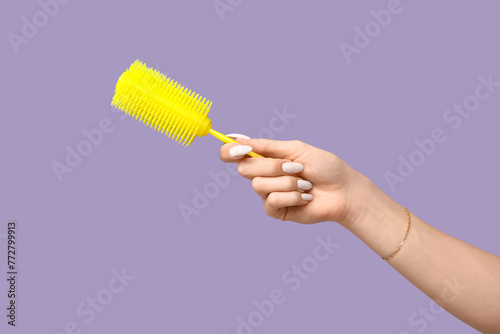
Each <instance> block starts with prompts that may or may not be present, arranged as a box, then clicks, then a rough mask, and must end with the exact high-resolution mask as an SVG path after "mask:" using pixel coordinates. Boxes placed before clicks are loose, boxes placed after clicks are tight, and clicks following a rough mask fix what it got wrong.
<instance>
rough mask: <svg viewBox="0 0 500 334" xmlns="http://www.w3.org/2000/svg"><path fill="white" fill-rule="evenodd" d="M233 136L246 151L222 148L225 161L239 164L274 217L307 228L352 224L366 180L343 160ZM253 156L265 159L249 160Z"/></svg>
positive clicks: (293, 144)
mask: <svg viewBox="0 0 500 334" xmlns="http://www.w3.org/2000/svg"><path fill="white" fill-rule="evenodd" d="M229 136H230V137H231V136H232V137H237V138H236V140H237V141H238V142H239V143H241V144H242V145H238V144H225V145H223V146H222V147H221V149H220V154H219V155H220V159H221V160H222V161H223V162H232V163H238V172H239V173H240V174H241V175H242V176H243V177H245V178H247V179H250V180H252V186H253V188H254V190H255V192H256V193H257V194H258V195H259V196H260V197H261V198H262V201H263V202H264V210H265V212H266V213H267V214H268V215H269V216H271V217H273V218H277V219H281V220H292V221H295V222H298V223H303V224H313V223H318V222H322V221H337V222H339V223H341V224H345V223H348V222H350V221H352V219H353V218H354V217H353V216H354V215H355V214H356V210H355V208H354V206H355V205H357V203H356V201H355V198H356V193H357V191H358V181H359V180H360V179H362V178H363V176H362V175H361V174H359V173H358V172H356V171H355V170H354V169H352V168H351V167H350V166H349V165H347V163H345V162H344V161H343V160H342V159H340V158H339V157H337V156H336V155H334V154H332V153H330V152H327V151H324V150H321V149H319V148H316V147H313V146H311V145H307V144H305V143H303V142H300V141H297V140H293V141H278V140H268V139H247V138H248V137H246V136H244V137H243V136H241V135H235V134H233V135H229ZM245 137H246V138H245ZM250 151H253V152H255V153H259V154H261V155H263V156H264V157H265V158H254V157H249V156H247V155H246V154H248V153H249V152H250ZM301 188H302V189H301Z"/></svg>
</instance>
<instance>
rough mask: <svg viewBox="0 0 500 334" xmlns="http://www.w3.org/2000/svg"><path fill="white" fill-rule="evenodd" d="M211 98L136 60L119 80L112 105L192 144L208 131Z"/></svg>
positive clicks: (181, 140)
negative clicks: (204, 96)
mask: <svg viewBox="0 0 500 334" xmlns="http://www.w3.org/2000/svg"><path fill="white" fill-rule="evenodd" d="M211 104H212V102H211V101H209V100H207V99H206V98H203V97H202V96H200V95H198V94H196V93H195V92H192V91H191V90H189V89H188V88H186V87H184V86H181V85H180V84H179V83H177V82H175V81H174V80H172V79H171V78H167V77H166V76H165V75H164V74H162V73H160V72H158V71H157V70H155V69H154V68H148V67H147V66H146V65H145V64H144V63H143V62H141V61H139V60H136V61H135V62H134V63H133V64H132V65H130V68H129V69H128V70H126V71H125V72H124V73H123V74H122V75H121V76H120V78H119V79H118V82H117V83H116V90H115V95H114V96H113V101H112V102H111V105H113V106H114V107H116V108H118V109H120V110H123V111H124V112H126V113H127V114H128V115H130V116H134V117H135V118H136V119H139V120H141V121H142V122H144V123H146V124H147V125H149V126H150V127H151V128H155V129H157V130H158V131H159V132H161V133H166V134H167V135H168V137H169V138H172V139H173V140H175V141H177V142H179V143H182V145H184V146H188V145H190V144H191V143H192V142H193V140H194V138H195V136H200V137H201V136H204V135H206V134H208V131H209V130H210V128H211V126H212V125H211V124H210V119H209V118H208V117H207V114H208V111H209V110H210V105H211Z"/></svg>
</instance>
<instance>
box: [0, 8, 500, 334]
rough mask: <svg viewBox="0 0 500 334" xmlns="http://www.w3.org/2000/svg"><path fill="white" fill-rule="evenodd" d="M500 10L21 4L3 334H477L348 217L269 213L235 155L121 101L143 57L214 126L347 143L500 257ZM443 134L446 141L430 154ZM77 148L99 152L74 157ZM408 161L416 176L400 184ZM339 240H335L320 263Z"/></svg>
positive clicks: (11, 34) (5, 94)
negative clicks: (312, 219) (191, 96)
mask: <svg viewBox="0 0 500 334" xmlns="http://www.w3.org/2000/svg"><path fill="white" fill-rule="evenodd" d="M499 10H500V5H499V4H498V2H495V1H474V2H465V3H457V2H456V1H451V0H447V1H441V2H439V3H435V2H431V1H411V0H401V2H400V3H398V2H396V1H394V0H391V1H387V0H384V1H366V0H365V1H355V2H353V1H336V2H326V1H308V2H304V1H295V2H293V1H285V0H279V1H272V2H269V1H262V0H260V1H242V0H217V1H214V2H213V1H212V0H205V1H168V2H167V1H164V2H160V1H141V2H139V1H116V0H113V1H105V2H103V1H71V2H70V1H68V0H65V1H63V0H58V2H56V0H42V1H41V2H37V1H35V0H30V1H22V2H15V3H14V2H11V3H9V4H6V3H4V4H3V5H2V9H1V10H0V17H1V19H0V22H1V23H0V25H1V32H2V34H3V38H2V42H1V48H2V50H1V54H2V65H1V68H2V70H1V79H0V80H1V84H2V95H1V96H2V98H1V105H2V113H1V115H2V121H1V122H0V135H1V140H0V145H1V153H2V163H1V167H0V168H1V176H0V180H1V183H0V185H1V192H0V208H1V210H0V251H1V252H0V262H1V268H2V269H1V270H2V272H1V274H0V277H3V278H2V280H1V283H0V295H1V296H2V298H1V299H0V302H1V307H0V309H1V310H2V311H1V317H0V319H2V320H1V323H0V332H1V333H43V334H48V333H52V334H56V333H148V332H155V333H156V332H162V333H220V334H224V333H227V334H233V333H246V334H249V333H262V334H264V333H393V334H410V333H422V332H425V333H429V334H430V333H443V332H446V333H474V332H475V331H474V330H472V329H470V328H469V327H468V326H466V325H465V324H463V323H461V322H460V321H458V320H456V319H455V318H454V317H452V316H450V315H449V314H447V313H446V312H444V313H443V312H442V311H441V310H439V309H436V308H435V307H434V305H432V304H431V303H430V299H429V298H428V297H426V296H425V295H424V294H423V293H421V292H420V291H419V290H417V289H416V288H415V287H414V286H412V285H411V284H410V283H408V282H407V281H406V280H405V279H404V278H403V277H401V276H400V275H399V274H398V273H397V272H395V271H394V270H393V269H392V268H391V267H390V266H388V265H387V264H386V263H384V262H383V261H382V260H380V258H379V257H378V256H377V255H376V254H374V253H373V252H372V251H371V250H370V249H368V247H366V246H365V245H363V244H362V243H361V242H360V241H359V240H357V239H356V238H355V237H354V236H353V235H351V234H350V233H349V232H348V231H346V230H344V229H342V228H341V227H340V226H338V225H337V224H335V223H324V224H317V225H314V226H303V225H299V224H295V223H292V222H280V221H276V220H273V219H271V218H269V217H267V216H266V215H265V213H264V210H263V208H262V203H261V201H260V199H259V198H258V197H257V196H256V195H255V194H254V193H253V190H252V188H251V184H250V182H249V181H248V180H246V179H243V178H241V177H239V176H234V175H232V174H231V173H233V172H234V170H226V166H225V165H224V164H223V163H221V162H220V161H219V159H218V148H219V146H220V142H219V141H217V140H216V139H214V138H203V139H200V138H198V139H197V140H195V142H194V144H193V145H192V146H191V147H189V148H182V147H181V146H180V145H178V144H176V143H174V142H172V141H171V140H169V139H167V138H165V136H164V135H160V134H158V133H157V132H155V131H152V130H151V129H149V128H148V127H146V126H144V125H143V124H141V123H139V122H137V121H135V120H132V119H129V118H125V117H122V114H121V113H118V112H116V111H114V110H113V109H112V108H111V107H110V101H111V98H112V95H113V91H114V85H115V83H116V80H117V79H118V77H119V75H120V74H121V73H122V72H123V71H124V70H125V69H126V68H127V67H128V66H129V65H130V63H131V62H132V61H134V60H135V59H141V60H142V61H144V62H146V64H148V65H149V66H155V67H156V68H158V69H159V70H161V71H162V72H164V73H167V74H168V75H170V76H172V77H173V78H174V79H175V80H178V81H180V82H181V83H182V84H183V85H186V86H188V87H190V88H192V89H193V90H195V91H197V92H198V93H200V94H202V95H204V96H206V97H208V98H209V99H211V100H213V101H214V104H213V107H212V111H211V112H210V114H209V115H210V116H211V119H212V124H213V125H214V128H215V129H216V130H219V131H222V132H225V133H230V132H239V133H244V134H247V135H249V136H253V137H257V136H263V137H267V138H270V137H273V138H275V139H282V140H289V139H300V140H302V141H305V142H307V143H310V144H312V145H316V146H319V147H321V148H324V149H327V150H329V151H332V152H335V153H336V154H338V155H339V156H340V157H342V158H343V159H344V160H346V161H347V162H348V163H349V164H350V165H351V166H353V167H354V168H356V169H358V170H359V171H361V172H362V173H364V174H366V175H367V176H369V177H370V178H371V179H372V180H373V181H375V182H376V183H377V184H378V185H379V186H380V187H381V188H382V189H383V190H384V191H387V192H388V193H389V194H390V195H391V196H392V197H393V198H395V199H396V200H397V201H399V202H400V203H401V204H403V205H405V206H408V207H409V208H410V209H411V210H412V211H413V212H414V213H415V214H416V215H418V216H419V217H421V218H422V219H424V220H426V221H427V222H429V223H430V224H432V225H434V226H436V227H437V228H439V229H441V230H443V231H445V232H447V233H449V234H451V235H453V236H456V237H458V238H460V239H463V240H465V241H467V242H469V243H472V244H474V245H477V246H479V247H481V248H483V249H486V250H488V251H490V252H493V253H496V254H499V253H500V243H499V242H498V235H499V232H500V228H499V227H498V215H497V210H496V209H497V200H498V198H499V196H498V192H497V190H498V189H499V187H500V179H499V178H498V170H499V159H498V155H497V153H495V152H497V151H498V149H497V144H498V141H499V139H500V133H499V131H498V130H497V128H498V124H499V121H500V116H499V113H498V111H499V107H500V91H497V90H500V88H499V87H497V86H495V84H489V85H484V84H482V85H483V86H481V87H482V88H480V89H479V91H478V90H476V87H478V85H481V82H482V81H485V80H486V81H488V80H490V81H494V82H498V81H500V70H499V68H498V64H499V61H498V60H499V59H500V47H499V45H498V43H497V40H498V32H499V31H500V21H499V20H498V12H499ZM478 94H479V95H478ZM454 104H455V105H460V104H461V105H464V106H465V107H466V108H467V110H471V111H470V112H469V111H467V110H465V109H463V110H465V111H462V114H460V113H459V112H458V111H457V110H454V109H453V106H454ZM455 107H456V106H455ZM450 108H452V109H450ZM95 129H98V130H95ZM435 129H438V130H437V131H439V129H441V131H442V137H445V138H446V140H444V142H441V143H439V142H436V141H434V144H429V141H428V140H426V139H428V138H432V133H433V131H435ZM87 136H89V137H91V138H92V141H93V143H92V142H91V141H90V140H89V139H87ZM416 141H417V142H419V143H427V144H429V145H428V146H427V147H426V148H425V149H419V146H418V144H417V143H416ZM442 141H443V140H442ZM432 146H435V147H434V148H433V147H432ZM73 150H75V151H76V152H77V154H78V152H80V153H81V154H78V155H79V156H80V158H78V157H75V156H73V157H70V158H69V161H66V159H67V155H68V154H69V155H70V156H71V155H72V154H70V153H68V152H70V151H73ZM425 150H427V153H426V154H424V153H425V152H424V153H418V151H420V152H422V151H425ZM82 155H83V156H82ZM400 156H401V157H400ZM401 159H404V160H406V161H410V160H411V161H412V162H410V163H413V164H415V165H417V166H416V167H411V168H408V166H406V170H403V169H402V170H401V171H398V166H399V165H400V164H401V162H400V161H401ZM388 173H393V174H391V175H393V176H394V175H399V176H398V177H399V178H398V179H397V180H398V181H397V182H396V181H394V182H395V183H390V182H388V181H387V179H386V176H387V175H388ZM214 178H215V179H217V180H218V183H217V182H215V180H214ZM402 180H404V182H402ZM200 193H201V194H202V195H200ZM188 207H189V208H190V209H186V208H188ZM182 209H184V210H190V211H189V212H190V214H189V215H185V216H183V215H182V214H181V210H182ZM11 220H14V221H16V222H17V237H18V239H17V240H18V243H17V244H16V246H17V254H16V266H17V267H16V269H17V271H18V274H17V281H16V292H17V296H16V297H17V300H16V315H17V317H16V327H15V328H13V327H12V326H9V325H7V321H8V320H9V319H8V318H7V317H6V315H7V310H6V308H7V306H8V304H7V303H8V302H9V301H8V298H7V291H8V290H9V287H8V284H7V281H6V279H5V277H7V274H6V272H7V267H6V262H7V251H6V249H7V238H6V237H7V223H8V222H9V221H11ZM318 238H319V239H320V240H322V241H318ZM329 238H330V239H331V241H333V242H335V243H336V248H335V249H332V253H331V254H330V253H328V254H329V256H328V258H327V260H325V261H319V262H318V261H316V260H314V258H313V257H312V256H313V254H314V250H315V249H316V247H318V246H321V245H322V242H323V243H325V242H327V241H325V240H328V239H329ZM294 265H301V266H305V267H306V268H308V271H309V272H308V273H307V275H302V276H299V275H297V274H294V273H293V272H292V271H291V270H292V268H293V266H294Z"/></svg>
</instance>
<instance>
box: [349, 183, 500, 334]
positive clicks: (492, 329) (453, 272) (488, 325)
mask: <svg viewBox="0 0 500 334" xmlns="http://www.w3.org/2000/svg"><path fill="white" fill-rule="evenodd" d="M354 196H356V201H357V203H358V207H356V208H355V210H354V209H353V212H352V214H351V220H350V221H346V222H342V225H344V226H345V227H346V228H348V229H349V230H350V231H351V232H352V233H354V234H355V235H356V236H357V237H359V238H360V239H361V240H362V241H363V242H364V243H366V244H367V245H368V246H369V247H370V248H372V249H373V250H374V251H375V252H376V253H377V254H378V255H380V256H381V257H385V256H388V255H389V254H391V253H392V252H393V251H394V250H395V249H396V248H397V247H398V246H399V244H400V243H401V241H402V238H403V236H404V234H405V232H406V228H407V224H408V219H407V215H406V212H405V210H404V208H403V207H402V206H400V205H399V204H398V203H396V202H395V201H394V200H392V199H391V198H390V197H389V196H387V195H386V194H385V193H384V192H382V191H381V190H380V189H379V188H377V187H376V186H375V185H374V184H373V183H372V182H371V181H369V180H368V179H366V178H365V177H364V176H361V177H360V181H359V186H358V187H357V189H356V190H355V191H354ZM354 211H356V212H354ZM388 263H389V264H390V265H391V266H392V267H394V269H396V270H397V271H398V272H399V273H401V274H402V275H403V276H404V277H406V279H408V280H409V281H410V282H411V283H412V284H414V285H415V286H416V287H417V288H419V289H420V290H421V291H423V292H424V293H425V294H427V295H428V296H429V297H430V298H432V299H433V300H435V301H436V302H438V303H439V304H440V305H441V306H442V307H444V308H445V309H446V310H447V311H448V312H450V313H451V314H453V315H454V316H456V317H457V318H459V319H461V320H462V321H464V322H466V323H467V324H469V325H471V326H473V327H475V328H476V329H478V330H480V331H483V332H485V333H499V332H500V257H498V256H496V255H493V254H491V253H488V252H486V251H483V250H481V249H479V248H477V247H474V246H472V245H470V244H467V243H465V242H463V241H461V240H458V239H456V238H453V237H451V236H449V235H447V234H445V233H443V232H440V231H438V230H437V229H435V228H433V227H432V226H430V225H428V224H426V223H425V222H423V221H422V220H420V219H419V218H417V217H416V216H415V215H413V214H411V226H410V231H409V234H408V237H407V240H406V242H405V244H404V245H403V247H402V248H401V250H400V251H399V252H398V253H397V254H396V255H395V256H394V257H393V258H392V259H390V260H388Z"/></svg>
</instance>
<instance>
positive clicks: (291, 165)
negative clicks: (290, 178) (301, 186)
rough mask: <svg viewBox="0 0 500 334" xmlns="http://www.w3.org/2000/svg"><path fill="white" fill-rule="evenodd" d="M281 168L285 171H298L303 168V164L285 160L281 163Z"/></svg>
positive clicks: (291, 172)
mask: <svg viewBox="0 0 500 334" xmlns="http://www.w3.org/2000/svg"><path fill="white" fill-rule="evenodd" d="M281 168H282V169H283V171H284V172H285V173H290V174H293V173H300V172H302V171H303V170H304V165H303V164H299V163H298V162H285V163H284V164H283V165H281Z"/></svg>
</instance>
